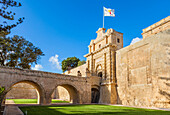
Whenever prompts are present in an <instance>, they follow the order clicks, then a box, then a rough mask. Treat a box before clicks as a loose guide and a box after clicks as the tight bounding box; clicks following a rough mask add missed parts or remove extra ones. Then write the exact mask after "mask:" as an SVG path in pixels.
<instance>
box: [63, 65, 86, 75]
mask: <svg viewBox="0 0 170 115" xmlns="http://www.w3.org/2000/svg"><path fill="white" fill-rule="evenodd" d="M78 71H80V73H81V75H82V77H86V64H83V65H81V66H78V67H76V68H73V69H71V70H69V71H66V72H65V73H64V74H67V75H74V76H77V72H78Z"/></svg>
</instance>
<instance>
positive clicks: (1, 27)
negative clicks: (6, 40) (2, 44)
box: [0, 0, 24, 36]
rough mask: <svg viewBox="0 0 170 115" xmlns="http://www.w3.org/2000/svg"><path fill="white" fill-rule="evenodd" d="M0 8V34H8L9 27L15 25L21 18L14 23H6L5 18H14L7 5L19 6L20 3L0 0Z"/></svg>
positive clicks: (21, 20) (12, 0)
mask: <svg viewBox="0 0 170 115" xmlns="http://www.w3.org/2000/svg"><path fill="white" fill-rule="evenodd" d="M0 4H1V8H0V16H1V17H3V20H2V19H1V21H2V23H1V24H0V36H5V35H8V34H9V33H10V32H11V29H12V28H14V27H16V26H17V25H18V24H20V23H22V22H23V20H24V17H23V18H19V19H18V21H17V22H16V23H15V24H10V25H9V24H8V23H7V20H14V15H15V13H13V12H12V11H7V8H9V7H21V3H20V2H17V1H14V0H0Z"/></svg>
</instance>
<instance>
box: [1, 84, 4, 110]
mask: <svg viewBox="0 0 170 115" xmlns="http://www.w3.org/2000/svg"><path fill="white" fill-rule="evenodd" d="M4 97H5V87H1V86H0V108H1V106H2V102H3V100H4Z"/></svg>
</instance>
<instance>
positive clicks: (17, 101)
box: [7, 99, 69, 104]
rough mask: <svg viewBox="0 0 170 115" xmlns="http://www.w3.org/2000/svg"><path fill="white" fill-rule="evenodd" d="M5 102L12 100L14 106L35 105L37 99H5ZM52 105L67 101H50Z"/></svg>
mask: <svg viewBox="0 0 170 115" xmlns="http://www.w3.org/2000/svg"><path fill="white" fill-rule="evenodd" d="M7 100H13V101H14V102H15V104H36V103H37V99H7ZM52 103H69V101H61V100H55V99H52Z"/></svg>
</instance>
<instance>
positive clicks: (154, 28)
mask: <svg viewBox="0 0 170 115" xmlns="http://www.w3.org/2000/svg"><path fill="white" fill-rule="evenodd" d="M168 28H170V16H168V17H166V18H164V19H162V20H160V21H159V22H157V23H155V24H153V25H151V26H149V27H147V28H145V29H143V33H142V36H143V38H147V37H149V36H152V35H154V34H156V33H158V32H161V31H164V30H166V29H168Z"/></svg>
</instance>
